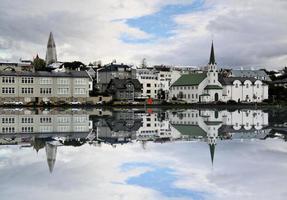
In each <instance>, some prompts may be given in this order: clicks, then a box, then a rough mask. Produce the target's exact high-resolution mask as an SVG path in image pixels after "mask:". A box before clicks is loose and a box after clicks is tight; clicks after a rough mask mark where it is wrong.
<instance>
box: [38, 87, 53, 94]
mask: <svg viewBox="0 0 287 200" xmlns="http://www.w3.org/2000/svg"><path fill="white" fill-rule="evenodd" d="M51 93H52V88H40V94H51Z"/></svg>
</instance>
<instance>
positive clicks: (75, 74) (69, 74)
mask: <svg viewBox="0 0 287 200" xmlns="http://www.w3.org/2000/svg"><path fill="white" fill-rule="evenodd" d="M0 76H20V77H21V76H29V77H31V76H32V77H75V78H76V77H79V78H89V75H88V74H87V72H85V71H71V72H47V71H37V72H27V71H21V72H14V71H1V72H0Z"/></svg>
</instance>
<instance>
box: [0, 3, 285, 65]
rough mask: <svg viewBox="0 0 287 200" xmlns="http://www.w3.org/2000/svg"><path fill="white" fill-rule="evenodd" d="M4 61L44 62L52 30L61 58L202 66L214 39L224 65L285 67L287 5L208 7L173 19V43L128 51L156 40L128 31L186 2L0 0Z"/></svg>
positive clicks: (164, 40)
mask: <svg viewBox="0 0 287 200" xmlns="http://www.w3.org/2000/svg"><path fill="white" fill-rule="evenodd" d="M0 1H1V7H0V59H14V60H15V59H18V58H20V57H22V58H32V57H33V56H35V55H36V54H37V53H39V54H40V56H41V57H45V47H46V43H47V39H48V34H49V31H53V33H54V37H55V40H56V45H57V50H58V54H59V56H58V57H59V59H60V60H62V61H72V60H81V61H83V62H86V63H88V62H90V61H95V60H103V62H111V61H112V60H113V59H116V60H117V61H118V62H126V63H135V64H138V63H140V60H141V59H142V58H143V57H146V58H147V61H148V63H149V64H161V63H164V64H177V65H205V64H206V63H207V60H208V56H209V55H208V54H209V47H210V41H211V38H212V35H214V40H215V45H216V46H215V48H216V49H215V50H216V56H217V60H218V64H219V65H221V66H241V65H246V66H269V67H271V66H276V67H280V66H283V65H286V60H287V56H286V55H287V36H286V35H287V28H286V19H287V14H286V8H287V3H286V2H285V1H280V0H276V1H272V0H264V1H260V3H258V1H256V0H251V1H239V0H232V1H227V0H219V1H216V2H215V1H209V0H208V1H206V2H205V4H204V9H203V10H201V11H196V12H191V13H187V14H183V15H175V16H174V17H173V19H174V20H175V22H176V23H177V24H178V27H177V28H176V30H173V32H174V33H175V35H174V36H172V37H171V38H162V39H159V40H158V41H155V42H152V43H147V44H127V43H124V42H123V41H122V40H121V39H120V38H121V35H122V34H126V35H128V36H131V37H133V38H139V39H149V38H151V37H152V36H151V35H149V34H147V33H145V32H143V31H142V30H139V29H137V28H133V27H129V26H128V25H127V24H125V23H124V22H125V20H126V19H128V18H135V17H140V16H144V15H148V14H151V13H155V12H157V11H159V10H160V9H161V8H163V6H165V5H168V4H177V3H190V1H187V0H181V1H180V0H169V1H163V0H155V1H150V0H111V1H105V0H99V1H98V0H97V1H91V0H82V1H70V0H63V1H56V0H52V1H47V0H44V1H36V0H23V1H10V0H0Z"/></svg>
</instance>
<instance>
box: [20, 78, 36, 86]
mask: <svg viewBox="0 0 287 200" xmlns="http://www.w3.org/2000/svg"><path fill="white" fill-rule="evenodd" d="M22 83H25V84H26V83H34V78H33V77H22Z"/></svg>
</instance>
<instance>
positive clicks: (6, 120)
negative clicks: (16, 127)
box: [2, 117, 15, 124]
mask: <svg viewBox="0 0 287 200" xmlns="http://www.w3.org/2000/svg"><path fill="white" fill-rule="evenodd" d="M14 123H15V118H14V117H3V118H2V124H14Z"/></svg>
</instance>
